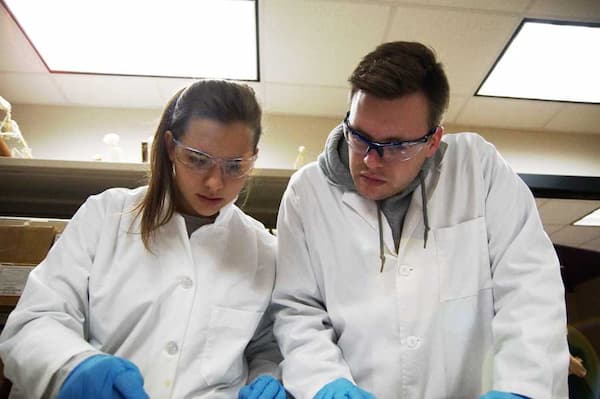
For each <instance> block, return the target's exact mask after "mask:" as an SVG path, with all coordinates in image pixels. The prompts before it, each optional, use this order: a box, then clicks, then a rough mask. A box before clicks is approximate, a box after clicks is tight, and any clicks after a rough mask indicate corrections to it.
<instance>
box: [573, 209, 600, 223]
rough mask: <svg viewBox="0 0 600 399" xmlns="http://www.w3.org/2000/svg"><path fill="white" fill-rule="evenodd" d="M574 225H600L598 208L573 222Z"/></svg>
mask: <svg viewBox="0 0 600 399" xmlns="http://www.w3.org/2000/svg"><path fill="white" fill-rule="evenodd" d="M573 225H575V226H600V208H598V209H596V210H595V211H594V212H592V213H590V214H589V215H587V216H584V217H582V218H581V219H579V220H578V221H576V222H575V223H573Z"/></svg>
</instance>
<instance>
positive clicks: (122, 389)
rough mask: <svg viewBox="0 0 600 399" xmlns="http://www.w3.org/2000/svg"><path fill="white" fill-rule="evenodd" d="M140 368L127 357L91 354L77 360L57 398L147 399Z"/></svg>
mask: <svg viewBox="0 0 600 399" xmlns="http://www.w3.org/2000/svg"><path fill="white" fill-rule="evenodd" d="M143 385H144V379H143V378H142V374H141V373H140V370H139V369H138V368H137V367H136V365H135V364H133V363H131V362H130V361H129V360H125V359H122V358H120V357H116V356H110V355H94V356H91V357H88V358H87V359H85V360H84V361H83V362H81V363H79V364H78V365H77V366H76V367H75V368H74V369H73V370H72V371H71V373H69V375H68V376H67V379H66V380H65V382H63V384H62V386H61V388H60V391H59V392H58V396H57V397H56V398H57V399H80V398H86V399H114V398H119V399H149V396H148V394H147V393H146V391H144V387H143Z"/></svg>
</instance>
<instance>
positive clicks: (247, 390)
mask: <svg viewBox="0 0 600 399" xmlns="http://www.w3.org/2000/svg"><path fill="white" fill-rule="evenodd" d="M285 398H286V394H285V389H283V385H281V383H280V382H279V381H277V380H276V379H275V378H273V377H271V376H270V375H261V376H260V377H256V378H255V379H254V381H252V382H251V383H250V384H248V385H246V386H245V387H242V389H240V393H239V394H238V399H285Z"/></svg>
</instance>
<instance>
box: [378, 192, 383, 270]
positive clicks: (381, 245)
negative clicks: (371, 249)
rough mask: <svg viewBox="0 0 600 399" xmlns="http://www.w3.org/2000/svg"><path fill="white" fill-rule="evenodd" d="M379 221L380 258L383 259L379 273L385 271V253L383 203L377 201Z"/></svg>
mask: <svg viewBox="0 0 600 399" xmlns="http://www.w3.org/2000/svg"><path fill="white" fill-rule="evenodd" d="M377 222H378V224H379V259H380V260H381V268H380V269H379V273H383V265H384V263H385V255H384V254H383V227H382V225H381V204H380V203H379V202H377Z"/></svg>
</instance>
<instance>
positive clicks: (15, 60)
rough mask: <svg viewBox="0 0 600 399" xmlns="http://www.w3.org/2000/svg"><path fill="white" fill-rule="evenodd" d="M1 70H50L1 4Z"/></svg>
mask: <svg viewBox="0 0 600 399" xmlns="http://www.w3.org/2000/svg"><path fill="white" fill-rule="evenodd" d="M0 37H1V38H2V40H0V71H2V72H48V70H47V69H46V67H45V66H44V63H43V62H42V61H41V59H40V57H39V56H38V55H37V53H36V52H35V50H34V49H33V47H32V46H31V44H30V43H29V41H28V40H27V39H26V38H25V35H24V34H23V32H22V31H21V29H19V27H18V26H17V24H16V23H15V21H14V20H13V19H12V17H11V16H10V15H9V14H8V11H6V9H5V8H4V7H2V6H0Z"/></svg>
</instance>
